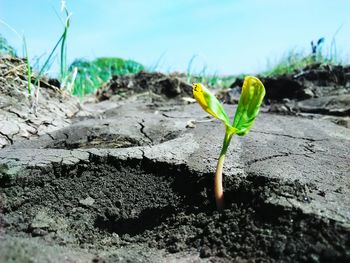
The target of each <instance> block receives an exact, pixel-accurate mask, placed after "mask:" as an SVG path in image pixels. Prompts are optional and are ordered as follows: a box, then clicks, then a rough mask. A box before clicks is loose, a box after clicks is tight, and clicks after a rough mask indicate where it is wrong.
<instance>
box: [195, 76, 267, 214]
mask: <svg viewBox="0 0 350 263" xmlns="http://www.w3.org/2000/svg"><path fill="white" fill-rule="evenodd" d="M192 88H193V95H194V98H195V99H196V100H197V102H198V103H199V105H200V106H201V107H202V108H203V110H205V111H206V112H207V113H209V114H210V115H212V116H213V117H215V118H216V119H219V120H221V121H222V122H223V123H224V125H225V128H226V133H225V137H224V142H223V146H222V149H221V152H220V156H219V159H218V163H217V167H216V173H215V178H214V196H215V201H216V206H217V208H218V210H222V209H223V208H224V191H223V185H222V170H223V165H224V160H225V155H226V152H227V149H228V146H229V144H230V142H231V139H232V136H233V135H235V134H237V135H238V136H244V135H246V134H247V133H248V132H249V130H250V129H251V128H252V126H253V123H254V120H255V118H256V116H257V115H258V113H259V108H260V105H261V102H262V100H263V98H264V96H265V88H264V85H263V84H262V83H261V81H260V80H259V79H257V78H255V77H251V76H247V77H245V79H244V83H243V87H242V92H241V96H240V98H239V102H238V107H237V110H236V114H235V117H234V120H233V123H232V124H231V123H230V120H229V118H228V116H227V114H226V112H225V110H224V107H223V106H222V104H221V103H220V102H219V101H218V99H217V98H216V97H215V96H214V95H213V94H212V93H211V92H210V91H209V90H208V89H207V88H205V87H204V86H203V85H202V84H200V83H194V84H193V86H192Z"/></svg>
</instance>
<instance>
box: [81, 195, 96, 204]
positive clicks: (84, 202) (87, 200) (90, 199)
mask: <svg viewBox="0 0 350 263" xmlns="http://www.w3.org/2000/svg"><path fill="white" fill-rule="evenodd" d="M94 203H95V199H93V198H91V197H90V196H88V197H87V198H85V199H82V200H79V204H81V205H83V206H92V205H93V204H94Z"/></svg>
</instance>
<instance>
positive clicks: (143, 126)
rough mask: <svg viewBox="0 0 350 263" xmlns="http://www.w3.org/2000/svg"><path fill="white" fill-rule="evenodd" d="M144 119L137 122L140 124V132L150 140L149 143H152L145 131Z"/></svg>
mask: <svg viewBox="0 0 350 263" xmlns="http://www.w3.org/2000/svg"><path fill="white" fill-rule="evenodd" d="M144 123H145V120H144V119H142V121H141V122H138V124H139V125H140V126H141V127H140V132H141V133H142V135H143V136H145V137H146V138H147V139H148V140H149V141H150V142H151V144H153V139H152V138H151V137H150V136H149V135H148V134H147V133H146V132H145V127H146V126H145V124H144Z"/></svg>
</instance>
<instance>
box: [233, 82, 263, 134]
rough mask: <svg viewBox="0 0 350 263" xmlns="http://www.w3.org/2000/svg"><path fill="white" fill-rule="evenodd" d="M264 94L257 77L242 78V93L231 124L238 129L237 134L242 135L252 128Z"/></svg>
mask: <svg viewBox="0 0 350 263" xmlns="http://www.w3.org/2000/svg"><path fill="white" fill-rule="evenodd" d="M264 96H265V88H264V85H263V84H262V83H261V81H260V80H259V79H257V78H255V77H251V76H248V77H246V78H245V79H244V83H243V87H242V93H241V96H240V98H239V102H238V107H237V110H236V115H235V118H234V121H233V125H232V127H234V128H236V129H237V130H238V131H237V135H240V136H243V135H245V134H247V133H248V132H249V130H250V129H251V128H252V126H253V123H254V120H255V118H256V116H257V115H258V113H259V108H260V105H261V102H262V100H263V98H264Z"/></svg>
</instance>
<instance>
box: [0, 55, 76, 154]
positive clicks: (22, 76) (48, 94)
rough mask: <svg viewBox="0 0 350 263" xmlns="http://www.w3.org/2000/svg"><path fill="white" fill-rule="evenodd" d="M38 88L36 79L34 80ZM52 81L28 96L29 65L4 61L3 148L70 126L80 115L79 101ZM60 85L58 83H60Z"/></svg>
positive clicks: (0, 67) (0, 69) (0, 99)
mask: <svg viewBox="0 0 350 263" xmlns="http://www.w3.org/2000/svg"><path fill="white" fill-rule="evenodd" d="M31 82H32V84H34V78H33V79H32V80H31ZM52 84H55V82H54V81H52V80H46V79H44V78H43V79H41V80H40V89H38V86H34V85H32V92H33V91H34V90H35V89H37V90H38V93H36V94H33V93H32V94H28V89H27V86H28V81H27V65H26V62H25V61H24V60H23V59H19V58H16V57H10V56H1V57H0V93H1V96H0V148H3V147H5V146H7V145H10V144H13V142H15V141H19V140H23V139H30V138H33V137H37V136H39V135H41V134H45V133H47V132H50V131H53V130H57V129H60V128H62V127H65V126H68V125H69V124H70V123H71V121H70V118H71V117H73V116H74V115H75V114H76V113H77V112H78V111H79V105H78V101H77V99H75V98H73V97H71V96H69V95H68V94H66V93H64V92H63V91H61V90H60V89H59V88H58V87H57V86H54V85H52ZM56 84H57V83H56Z"/></svg>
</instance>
